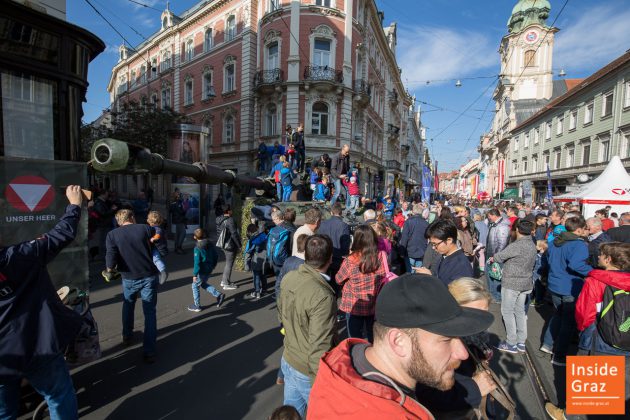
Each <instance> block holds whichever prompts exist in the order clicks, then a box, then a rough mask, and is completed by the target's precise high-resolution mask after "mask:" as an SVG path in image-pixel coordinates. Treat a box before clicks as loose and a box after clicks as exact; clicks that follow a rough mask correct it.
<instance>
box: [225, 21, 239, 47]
mask: <svg viewBox="0 0 630 420" xmlns="http://www.w3.org/2000/svg"><path fill="white" fill-rule="evenodd" d="M235 37H236V18H235V17H234V16H230V17H229V18H227V21H226V22H225V41H226V42H227V41H231V40H233V39H234V38H235Z"/></svg>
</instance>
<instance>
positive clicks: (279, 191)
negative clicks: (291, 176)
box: [276, 182, 282, 201]
mask: <svg viewBox="0 0 630 420" xmlns="http://www.w3.org/2000/svg"><path fill="white" fill-rule="evenodd" d="M276 193H277V194H278V201H282V184H281V183H280V182H276Z"/></svg>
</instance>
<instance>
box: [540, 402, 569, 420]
mask: <svg viewBox="0 0 630 420" xmlns="http://www.w3.org/2000/svg"><path fill="white" fill-rule="evenodd" d="M545 411H546V412H547V414H549V417H551V418H552V419H554V420H567V416H566V415H565V414H564V410H563V409H562V408H560V407H556V406H555V405H553V404H552V403H550V402H547V403H545Z"/></svg>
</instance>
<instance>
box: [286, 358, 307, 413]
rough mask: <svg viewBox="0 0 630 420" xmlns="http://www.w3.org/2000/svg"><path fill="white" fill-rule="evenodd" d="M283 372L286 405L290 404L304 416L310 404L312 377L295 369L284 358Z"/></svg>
mask: <svg viewBox="0 0 630 420" xmlns="http://www.w3.org/2000/svg"><path fill="white" fill-rule="evenodd" d="M280 366H281V368H282V373H284V402H283V404H284V405H290V406H293V407H295V409H296V410H297V411H298V413H300V416H301V417H302V418H304V412H305V411H306V406H307V405H308V396H309V394H310V393H311V378H309V377H308V376H306V375H304V374H303V373H302V372H300V371H298V370H297V369H294V368H293V366H291V365H290V364H288V363H287V361H286V360H284V357H283V358H282V360H281V361H280Z"/></svg>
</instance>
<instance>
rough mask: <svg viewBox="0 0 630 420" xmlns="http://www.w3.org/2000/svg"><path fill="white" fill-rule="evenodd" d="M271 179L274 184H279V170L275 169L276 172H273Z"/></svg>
mask: <svg viewBox="0 0 630 420" xmlns="http://www.w3.org/2000/svg"><path fill="white" fill-rule="evenodd" d="M276 165H277V164H276ZM273 179H274V180H275V181H276V183H278V182H280V170H279V169H276V170H274V171H273Z"/></svg>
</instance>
